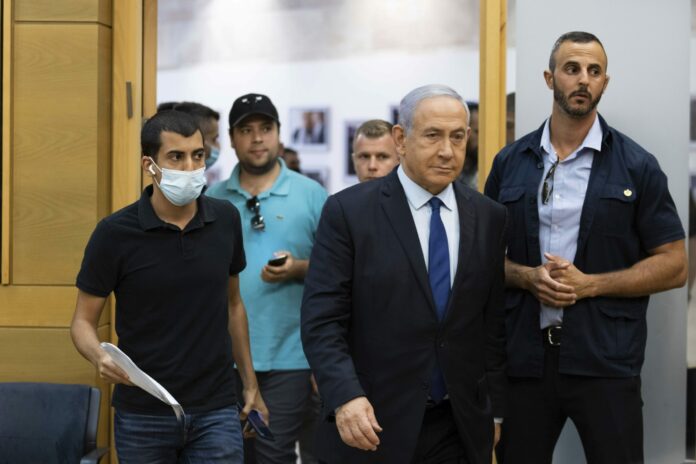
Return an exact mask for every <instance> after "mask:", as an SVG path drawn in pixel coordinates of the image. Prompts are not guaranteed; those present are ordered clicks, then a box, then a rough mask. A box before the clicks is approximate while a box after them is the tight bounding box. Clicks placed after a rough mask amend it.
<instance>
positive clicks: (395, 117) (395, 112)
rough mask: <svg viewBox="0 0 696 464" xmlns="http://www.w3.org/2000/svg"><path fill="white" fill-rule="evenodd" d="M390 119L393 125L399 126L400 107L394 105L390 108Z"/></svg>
mask: <svg viewBox="0 0 696 464" xmlns="http://www.w3.org/2000/svg"><path fill="white" fill-rule="evenodd" d="M389 118H390V120H391V123H392V124H394V125H397V124H399V105H392V106H390V107H389Z"/></svg>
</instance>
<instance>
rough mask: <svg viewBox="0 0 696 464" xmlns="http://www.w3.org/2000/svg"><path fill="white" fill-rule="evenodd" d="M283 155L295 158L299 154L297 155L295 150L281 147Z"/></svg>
mask: <svg viewBox="0 0 696 464" xmlns="http://www.w3.org/2000/svg"><path fill="white" fill-rule="evenodd" d="M283 155H295V156H299V155H300V154H299V153H297V150H295V149H294V148H290V147H283Z"/></svg>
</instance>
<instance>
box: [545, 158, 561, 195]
mask: <svg viewBox="0 0 696 464" xmlns="http://www.w3.org/2000/svg"><path fill="white" fill-rule="evenodd" d="M556 166H558V160H556V162H555V163H553V164H552V165H551V169H549V172H547V173H546V177H544V185H543V187H542V188H541V202H542V203H543V204H545V205H546V204H548V202H549V199H550V198H551V194H552V193H553V175H554V174H555V172H556Z"/></svg>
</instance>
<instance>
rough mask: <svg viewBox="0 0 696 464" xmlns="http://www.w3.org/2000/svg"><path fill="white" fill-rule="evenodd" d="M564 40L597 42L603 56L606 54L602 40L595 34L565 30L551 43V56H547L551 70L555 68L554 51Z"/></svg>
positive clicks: (556, 50)
mask: <svg viewBox="0 0 696 464" xmlns="http://www.w3.org/2000/svg"><path fill="white" fill-rule="evenodd" d="M564 42H573V43H590V42H597V43H598V44H599V46H600V47H602V51H604V56H607V52H606V50H604V45H602V42H600V40H599V39H598V38H597V36H596V35H594V34H591V33H589V32H583V31H571V32H566V33H565V34H563V35H562V36H560V37H559V38H558V39H557V40H556V43H554V44H553V48H552V49H551V56H550V57H549V70H550V71H551V72H553V71H554V69H555V68H556V52H558V49H559V48H561V45H562V44H563V43H564Z"/></svg>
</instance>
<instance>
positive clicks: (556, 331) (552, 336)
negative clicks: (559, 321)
mask: <svg viewBox="0 0 696 464" xmlns="http://www.w3.org/2000/svg"><path fill="white" fill-rule="evenodd" d="M541 334H542V337H543V339H544V343H545V344H547V345H549V346H561V339H562V338H563V337H562V335H563V327H562V326H560V325H550V326H548V327H546V328H545V329H541Z"/></svg>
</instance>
